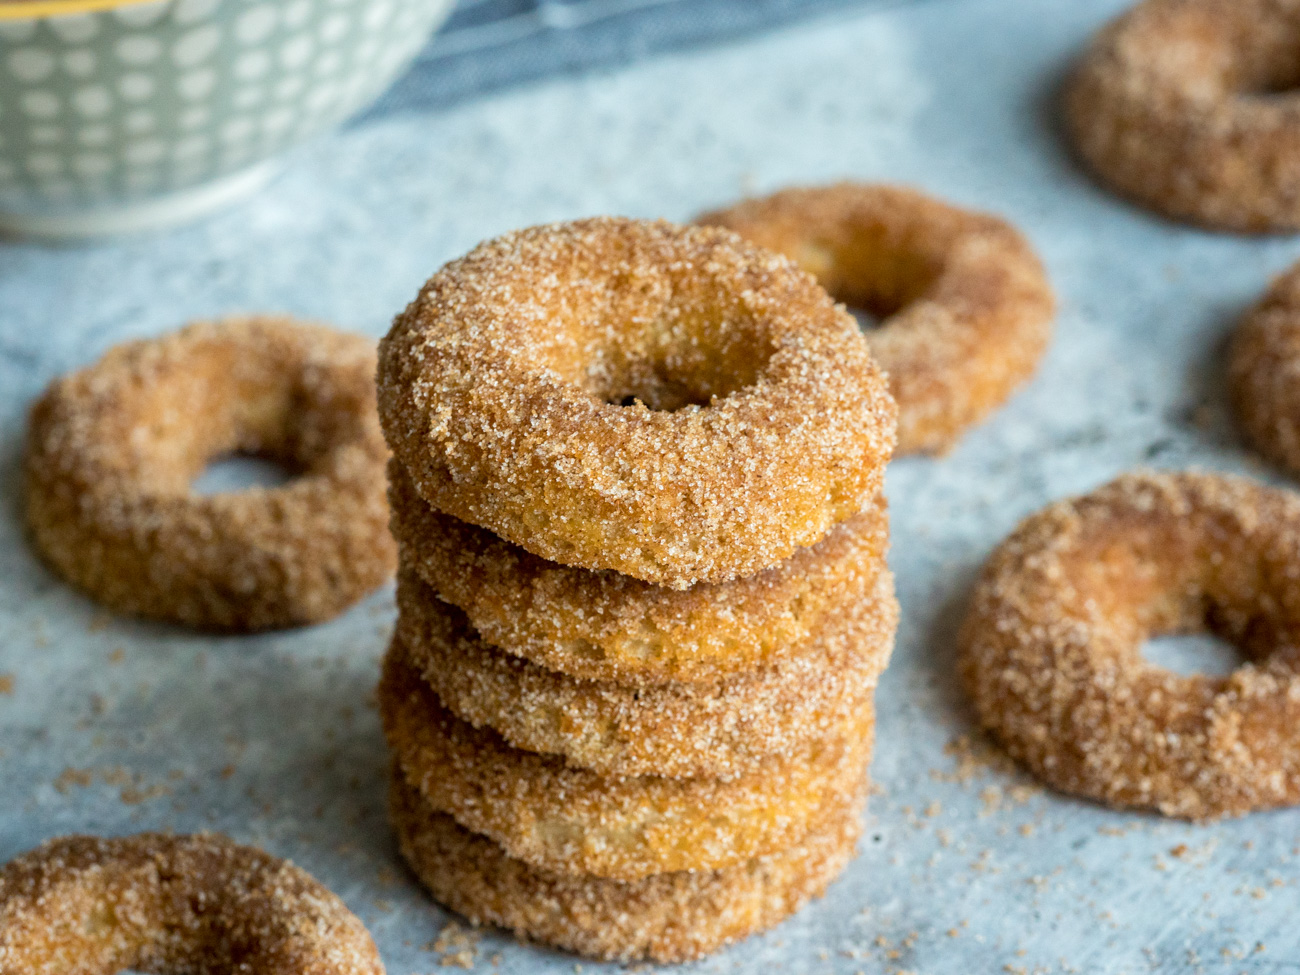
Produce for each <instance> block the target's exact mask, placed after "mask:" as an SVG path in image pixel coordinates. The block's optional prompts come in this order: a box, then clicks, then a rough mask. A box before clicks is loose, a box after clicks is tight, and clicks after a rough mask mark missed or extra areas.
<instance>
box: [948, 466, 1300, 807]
mask: <svg viewBox="0 0 1300 975" xmlns="http://www.w3.org/2000/svg"><path fill="white" fill-rule="evenodd" d="M1297 566H1300V497H1297V496H1296V495H1294V494H1291V493H1289V492H1284V491H1278V490H1275V489H1271V488H1267V487H1263V486H1261V485H1257V484H1254V483H1252V482H1250V481H1247V480H1244V479H1240V478H1234V477H1226V476H1220V475H1213V474H1154V473H1142V474H1131V475H1126V476H1124V477H1121V478H1119V479H1118V480H1116V481H1114V482H1113V483H1111V484H1108V485H1106V486H1105V487H1102V488H1100V489H1098V490H1097V491H1094V492H1093V493H1092V494H1089V495H1086V496H1084V497H1081V498H1075V499H1073V500H1068V501H1062V502H1059V503H1057V504H1054V505H1052V506H1051V507H1049V508H1046V509H1045V510H1043V511H1041V512H1039V513H1038V514H1036V515H1033V516H1031V517H1030V518H1029V519H1027V520H1026V521H1025V522H1024V523H1023V524H1021V526H1020V527H1019V528H1018V529H1016V531H1015V533H1014V534H1013V535H1012V536H1011V537H1010V538H1009V539H1007V541H1005V542H1004V543H1003V544H1002V546H1001V547H1000V548H999V549H998V550H997V551H996V552H995V553H994V555H993V557H992V558H991V559H990V560H989V563H988V565H987V566H986V567H985V569H984V572H983V575H982V577H981V578H980V581H979V583H978V585H977V586H976V589H975V595H974V600H973V603H972V606H971V609H970V613H969V616H968V617H967V619H966V622H965V624H964V626H963V629H962V631H961V635H960V669H961V675H962V678H963V679H964V681H965V684H966V687H967V689H968V691H969V692H970V695H971V697H972V699H973V701H974V703H975V709H976V711H977V712H978V714H979V717H980V720H981V721H982V722H983V724H984V725H985V726H986V727H987V728H988V729H990V730H991V731H992V732H993V733H994V735H995V736H996V737H997V738H998V739H999V740H1000V741H1001V742H1002V743H1003V744H1004V745H1005V746H1006V748H1007V750H1008V751H1009V752H1010V753H1011V755H1012V756H1013V757H1015V758H1017V759H1019V760H1020V761H1022V762H1024V763H1025V764H1026V765H1028V766H1029V768H1030V769H1031V770H1033V772H1034V773H1035V774H1036V775H1038V776H1039V777H1041V778H1042V779H1044V780H1045V781H1046V782H1048V783H1049V784H1051V785H1052V786H1054V787H1056V788H1058V789H1060V790H1061V791H1063V792H1071V793H1075V794H1078V795H1082V796H1087V797H1090V798H1093V799H1097V800H1100V801H1102V802H1105V803H1108V804H1110V805H1114V806H1120V807H1134V808H1143V809H1155V810H1159V811H1160V812H1162V813H1164V814H1165V815H1167V816H1177V817H1182V818H1187V819H1195V820H1201V819H1210V818H1215V817H1220V816H1231V815H1237V814H1241V813H1245V812H1249V811H1251V810H1255V809H1265V808H1269V807H1273V806H1284V805H1290V804H1293V803H1296V802H1300V732H1298V731H1297V729H1298V728H1300V671H1298V667H1300V651H1297V649H1296V648H1297V647H1298V646H1300V642H1297V640H1296V634H1297V632H1298V631H1300V583H1298V582H1297V578H1298V577H1297ZM1206 628H1208V629H1210V630H1211V631H1213V632H1215V633H1218V634H1220V635H1221V636H1223V637H1225V638H1226V639H1228V640H1231V641H1232V642H1233V643H1234V644H1236V645H1237V646H1238V647H1240V648H1241V650H1242V652H1243V653H1244V654H1245V655H1246V656H1247V657H1248V658H1249V661H1250V662H1249V663H1246V664H1245V665H1243V666H1241V667H1239V668H1238V669H1237V670H1235V671H1234V672H1233V673H1232V674H1230V675H1228V676H1226V677H1212V676H1207V675H1203V674H1196V675H1191V676H1181V675H1179V674H1175V673H1172V672H1170V671H1168V670H1165V669H1163V668H1160V667H1157V666H1154V665H1152V664H1149V663H1146V662H1145V661H1144V660H1143V659H1142V656H1141V647H1142V643H1143V641H1144V640H1146V639H1147V638H1148V637H1151V636H1154V635H1156V634H1161V633H1170V632H1185V631H1191V630H1201V629H1206Z"/></svg>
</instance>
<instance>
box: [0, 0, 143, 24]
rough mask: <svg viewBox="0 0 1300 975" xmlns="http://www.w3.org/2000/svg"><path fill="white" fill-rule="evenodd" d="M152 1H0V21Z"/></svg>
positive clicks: (55, 15)
mask: <svg viewBox="0 0 1300 975" xmlns="http://www.w3.org/2000/svg"><path fill="white" fill-rule="evenodd" d="M153 2H154V0H7V2H6V0H0V20H26V19H29V18H33V17H60V16H66V15H70V14H85V13H91V12H92V11H95V10H112V9H113V8H114V7H138V6H140V5H141V4H144V3H153Z"/></svg>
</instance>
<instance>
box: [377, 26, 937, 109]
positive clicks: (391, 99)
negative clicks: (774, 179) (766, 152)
mask: <svg viewBox="0 0 1300 975" xmlns="http://www.w3.org/2000/svg"><path fill="white" fill-rule="evenodd" d="M917 2H920V0H460V2H459V3H458V5H457V8H456V10H455V11H453V13H452V15H451V18H450V19H449V20H448V21H447V23H446V25H445V26H444V27H443V28H442V30H440V31H439V32H438V33H437V34H436V35H435V36H434V37H433V39H432V40H431V41H430V43H429V46H428V47H427V48H426V49H425V51H424V52H423V54H421V56H420V59H419V60H418V61H417V62H416V64H415V66H414V68H412V70H411V71H410V72H409V73H408V74H407V75H406V76H405V77H403V78H402V79H401V80H400V81H398V83H397V84H396V85H395V86H394V87H393V89H392V90H391V91H390V92H389V93H388V94H387V95H385V96H384V98H383V99H382V100H381V101H380V102H379V104H378V105H376V106H375V107H374V108H373V109H371V111H370V112H369V113H367V118H373V117H375V116H376V115H384V114H389V113H392V112H400V111H404V110H409V109H425V108H436V107H439V106H442V105H449V104H452V103H454V102H457V101H461V100H462V99H465V98H469V97H472V96H474V95H478V94H482V93H485V92H488V91H492V90H494V89H497V88H502V87H506V86H509V85H514V84H519V83H521V82H525V81H531V80H533V79H536V78H542V77H546V76H548V75H553V74H559V73H563V72H576V71H582V70H586V69H590V68H597V67H614V66H617V65H620V64H625V63H628V62H631V61H635V60H637V59H639V58H642V57H645V56H646V55H649V54H653V53H655V52H657V51H664V50H671V49H674V48H681V47H689V46H692V45H698V44H706V43H709V42H713V41H720V40H724V39H726V38H729V37H737V36H740V35H743V34H747V33H753V32H755V31H760V30H763V29H764V28H768V27H774V26H777V25H780V24H786V23H791V22H793V21H796V20H798V19H801V18H805V17H810V16H814V15H817V14H821V13H826V12H830V11H834V10H844V9H852V8H866V7H882V6H897V5H901V4H905V3H917Z"/></svg>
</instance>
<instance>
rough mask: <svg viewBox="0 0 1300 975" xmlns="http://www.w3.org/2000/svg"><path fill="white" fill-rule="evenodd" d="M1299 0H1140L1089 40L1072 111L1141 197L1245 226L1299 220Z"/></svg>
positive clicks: (1121, 186)
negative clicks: (1295, 94)
mask: <svg viewBox="0 0 1300 975" xmlns="http://www.w3.org/2000/svg"><path fill="white" fill-rule="evenodd" d="M1298 46H1300V3H1297V2H1296V0H1145V2H1143V3H1140V4H1138V5H1137V6H1136V7H1134V8H1133V9H1132V10H1130V11H1129V12H1127V13H1126V14H1124V15H1123V16H1121V17H1120V18H1118V19H1117V20H1116V21H1115V22H1114V23H1112V24H1110V25H1109V26H1108V27H1106V28H1105V29H1104V30H1103V31H1102V32H1101V33H1100V34H1099V35H1098V36H1097V38H1096V39H1095V40H1094V41H1093V43H1092V45H1091V47H1090V48H1089V50H1088V53H1087V54H1086V56H1085V57H1084V59H1083V61H1082V63H1081V64H1080V66H1079V68H1078V70H1077V71H1076V73H1075V75H1074V78H1073V80H1072V81H1071V83H1070V86H1069V90H1068V96H1067V105H1066V114H1067V117H1068V121H1069V127H1070V130H1071V132H1072V134H1073V137H1074V143H1075V146H1076V148H1077V149H1078V151H1079V154H1080V155H1081V156H1082V157H1083V159H1084V160H1085V161H1086V162H1087V163H1088V165H1089V166H1091V167H1092V169H1093V170H1095V171H1096V173H1097V174H1098V175H1099V176H1100V177H1101V178H1102V179H1103V180H1104V181H1105V182H1106V183H1107V184H1109V185H1110V186H1111V188H1113V189H1114V190H1116V191H1117V192H1119V193H1121V194H1122V195H1124V196H1126V197H1128V198H1129V199H1131V200H1133V201H1134V202H1136V203H1138V204H1140V205H1142V206H1145V207H1149V208H1151V209H1153V210H1156V211H1158V212H1160V213H1163V214H1165V215H1166V216H1169V217H1173V218H1175V219H1180V220H1189V221H1192V222H1194V223H1198V224H1202V225H1204V226H1207V227H1211V228H1217V229H1223V230H1234V231H1240V232H1248V233H1250V232H1256V233H1257V232H1265V231H1278V230H1295V229H1297V228H1300V164H1297V161H1296V160H1297V159H1300V120H1297V118H1296V115H1295V111H1294V108H1293V105H1292V102H1291V100H1290V99H1287V98H1279V97H1276V93H1278V92H1281V91H1284V90H1286V89H1290V88H1293V87H1295V85H1296V83H1297V82H1298V81H1300V61H1297V59H1296V55H1295V52H1296V49H1297V47H1298Z"/></svg>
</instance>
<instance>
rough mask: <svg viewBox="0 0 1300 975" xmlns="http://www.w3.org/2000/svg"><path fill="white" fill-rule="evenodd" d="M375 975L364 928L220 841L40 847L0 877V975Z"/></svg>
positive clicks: (379, 968)
mask: <svg viewBox="0 0 1300 975" xmlns="http://www.w3.org/2000/svg"><path fill="white" fill-rule="evenodd" d="M127 969H133V970H137V971H141V972H149V973H151V975H196V973H200V972H211V973H225V972H231V973H233V972H249V973H252V972H256V973H257V975H383V972H384V966H383V964H382V963H381V962H380V960H379V952H378V951H377V950H376V948H375V944H374V942H373V941H372V940H371V938H370V934H369V933H368V932H367V931H366V929H365V926H364V925H363V924H362V923H361V921H360V920H359V919H358V918H357V917H356V915H354V914H353V913H352V912H351V911H349V910H348V909H347V907H346V906H345V905H344V904H343V902H342V901H341V900H339V899H338V897H336V896H335V895H334V894H332V893H330V891H328V890H327V889H325V888H324V887H323V886H321V884H320V883H318V882H317V881H316V880H313V879H312V878H311V877H310V876H308V875H307V874H306V873H305V872H304V871H302V870H300V869H298V868H297V867H295V866H294V865H293V864H291V863H288V862H287V861H284V860H278V859H276V858H275V857H272V856H268V855H267V854H265V853H263V852H261V851H260V850H255V849H252V848H250V847H246V846H237V845H236V844H235V843H233V842H231V841H230V840H228V839H226V838H225V837H223V836H212V835H198V836H172V835H162V834H157V833H144V834H141V835H139V836H130V837H123V838H121V839H98V838H96V837H90V836H68V837H63V838H61V839H56V840H51V841H50V842H48V843H46V844H45V845H43V846H41V847H38V848H37V849H35V850H33V851H31V852H30V853H27V854H25V855H23V856H21V857H19V858H18V859H17V860H14V861H13V862H12V863H9V864H8V865H7V866H5V867H4V869H3V870H0V975H115V973H117V972H121V971H125V970H127Z"/></svg>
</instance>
